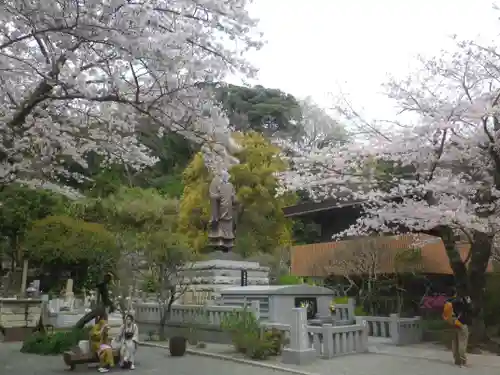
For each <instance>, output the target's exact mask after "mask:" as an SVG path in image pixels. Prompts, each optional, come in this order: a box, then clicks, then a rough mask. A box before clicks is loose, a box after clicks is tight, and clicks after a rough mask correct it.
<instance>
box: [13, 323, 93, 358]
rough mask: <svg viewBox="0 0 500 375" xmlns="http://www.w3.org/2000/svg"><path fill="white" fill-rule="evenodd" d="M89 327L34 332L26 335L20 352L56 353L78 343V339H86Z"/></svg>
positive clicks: (62, 351) (60, 352)
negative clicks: (46, 332) (28, 335)
mask: <svg viewBox="0 0 500 375" xmlns="http://www.w3.org/2000/svg"><path fill="white" fill-rule="evenodd" d="M89 330H90V328H87V327H86V328H84V329H72V330H71V331H63V332H55V333H53V334H43V333H40V332H36V333H34V334H32V335H31V336H30V337H28V338H27V339H26V340H25V341H24V342H23V346H22V348H21V352H22V353H31V354H41V355H57V354H62V353H64V352H65V351H66V350H70V349H71V348H73V347H74V346H75V345H78V342H79V341H80V340H88V337H89Z"/></svg>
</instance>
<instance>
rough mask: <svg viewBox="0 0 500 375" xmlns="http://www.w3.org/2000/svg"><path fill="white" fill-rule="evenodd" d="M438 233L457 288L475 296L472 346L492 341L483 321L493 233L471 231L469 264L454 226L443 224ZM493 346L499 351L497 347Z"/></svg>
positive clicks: (462, 292)
mask: <svg viewBox="0 0 500 375" xmlns="http://www.w3.org/2000/svg"><path fill="white" fill-rule="evenodd" d="M437 234H438V235H439V237H441V239H442V241H443V243H444V246H445V249H446V254H447V255H448V259H449V261H450V267H451V269H452V270H453V274H454V276H455V282H456V287H457V291H458V292H459V293H461V294H462V295H468V296H470V298H471V300H472V305H473V309H474V314H473V323H472V327H471V337H470V346H472V347H477V346H478V344H479V343H490V342H491V340H490V339H489V337H488V334H487V331H486V326H485V324H484V291H485V287H486V270H487V268H488V262H489V260H490V257H491V248H492V245H493V237H491V236H490V235H489V234H487V233H484V232H478V231H474V232H473V233H472V243H471V247H470V254H471V255H470V259H469V263H468V266H467V265H466V264H465V263H464V261H463V260H462V257H461V256H460V252H459V251H458V248H457V246H456V243H455V240H454V236H453V230H452V229H451V228H450V227H447V226H442V227H439V228H437ZM496 347H497V346H496ZM490 349H492V350H495V351H497V349H494V348H490Z"/></svg>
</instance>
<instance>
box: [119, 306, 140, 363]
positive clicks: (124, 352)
mask: <svg viewBox="0 0 500 375" xmlns="http://www.w3.org/2000/svg"><path fill="white" fill-rule="evenodd" d="M118 341H119V342H120V362H121V363H120V364H121V367H122V368H130V369H131V370H133V369H134V368H135V352H136V350H137V344H138V342H139V329H138V328H137V324H135V323H134V317H133V316H132V315H131V314H128V315H127V316H126V317H125V324H123V325H122V326H121V328H120V335H119V336H118Z"/></svg>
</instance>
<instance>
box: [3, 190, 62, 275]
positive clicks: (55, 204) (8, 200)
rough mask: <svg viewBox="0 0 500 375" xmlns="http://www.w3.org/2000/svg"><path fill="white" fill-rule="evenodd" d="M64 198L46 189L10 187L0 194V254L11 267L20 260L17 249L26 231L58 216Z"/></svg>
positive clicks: (19, 249)
mask: <svg viewBox="0 0 500 375" xmlns="http://www.w3.org/2000/svg"><path fill="white" fill-rule="evenodd" d="M65 201H66V200H65V198H64V197H62V196H60V195H57V194H55V193H52V192H50V191H47V190H40V189H31V188H29V187H26V186H22V185H18V184H12V185H7V186H5V187H3V189H2V190H1V191H0V235H1V236H2V242H3V246H2V249H3V250H4V255H6V256H7V257H8V258H10V259H11V264H12V267H14V266H15V264H16V263H17V264H19V262H20V261H21V259H22V255H23V254H22V247H21V246H20V244H21V242H22V240H23V237H24V235H25V234H26V231H27V230H28V229H29V228H30V227H31V225H32V223H33V222H34V221H36V220H39V219H42V218H44V217H47V216H49V215H54V214H57V213H61V212H62V211H63V209H64V203H65Z"/></svg>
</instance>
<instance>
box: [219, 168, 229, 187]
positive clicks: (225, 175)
mask: <svg viewBox="0 0 500 375" xmlns="http://www.w3.org/2000/svg"><path fill="white" fill-rule="evenodd" d="M220 177H221V180H222V182H224V183H225V184H226V183H228V182H229V177H230V175H229V172H228V171H227V170H225V169H224V170H222V172H221V174H220Z"/></svg>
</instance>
